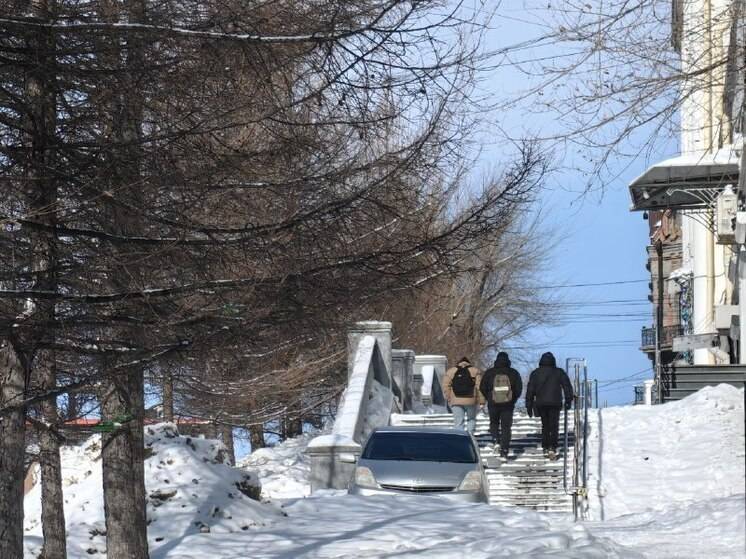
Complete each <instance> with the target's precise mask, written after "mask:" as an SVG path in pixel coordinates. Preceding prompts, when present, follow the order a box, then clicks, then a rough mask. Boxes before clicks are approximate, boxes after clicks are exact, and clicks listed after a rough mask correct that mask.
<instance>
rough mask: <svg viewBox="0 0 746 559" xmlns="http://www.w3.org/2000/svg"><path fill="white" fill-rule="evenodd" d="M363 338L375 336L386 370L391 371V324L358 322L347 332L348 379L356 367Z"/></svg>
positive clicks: (373, 321) (374, 321)
mask: <svg viewBox="0 0 746 559" xmlns="http://www.w3.org/2000/svg"><path fill="white" fill-rule="evenodd" d="M363 336H374V337H375V338H376V341H377V342H378V349H379V350H380V352H381V358H382V359H383V362H384V364H385V365H386V368H387V369H388V370H389V372H390V371H391V323H390V322H381V321H377V320H366V321H364V322H356V323H355V324H354V325H353V326H352V327H351V328H350V329H349V330H348V331H347V377H348V378H349V376H350V374H351V373H352V368H353V366H354V359H355V353H356V350H357V346H358V344H359V343H360V339H361V338H362V337H363Z"/></svg>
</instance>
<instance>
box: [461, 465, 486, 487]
mask: <svg viewBox="0 0 746 559" xmlns="http://www.w3.org/2000/svg"><path fill="white" fill-rule="evenodd" d="M480 489H482V473H481V472H479V471H478V470H472V471H471V472H469V473H468V474H466V475H465V476H464V479H463V481H462V482H461V485H459V486H458V490H459V491H479V490H480Z"/></svg>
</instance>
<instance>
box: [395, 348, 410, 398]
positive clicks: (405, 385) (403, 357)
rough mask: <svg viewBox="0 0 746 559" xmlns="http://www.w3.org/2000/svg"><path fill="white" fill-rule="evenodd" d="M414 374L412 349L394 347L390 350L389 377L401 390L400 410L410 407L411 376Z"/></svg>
mask: <svg viewBox="0 0 746 559" xmlns="http://www.w3.org/2000/svg"><path fill="white" fill-rule="evenodd" d="M413 376H414V351H412V350H411V349H394V350H392V351H391V377H392V378H393V379H394V381H395V382H396V384H397V386H398V387H399V390H400V391H401V405H402V411H408V410H411V409H412V377H413Z"/></svg>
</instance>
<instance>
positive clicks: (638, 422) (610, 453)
mask: <svg viewBox="0 0 746 559" xmlns="http://www.w3.org/2000/svg"><path fill="white" fill-rule="evenodd" d="M589 427H590V435H589V436H590V443H589V473H590V476H589V480H588V486H589V490H590V491H589V492H590V513H591V515H592V516H593V517H595V518H602V519H603V518H614V517H617V516H620V515H624V514H629V513H636V512H644V511H648V510H663V509H664V508H666V507H668V506H669V505H671V504H674V505H675V504H680V505H681V504H687V503H694V502H698V501H704V500H706V499H713V498H722V497H728V496H731V495H739V494H740V495H741V501H743V492H744V456H745V455H746V452H745V450H744V407H743V390H742V389H741V390H739V389H737V388H734V387H732V386H729V385H719V386H715V387H707V388H704V389H702V390H700V391H699V392H697V393H695V394H693V395H691V396H689V397H687V398H685V399H684V400H681V401H678V402H671V403H668V404H665V405H662V406H631V407H630V406H628V407H619V408H606V409H603V410H600V412H599V414H598V415H597V416H595V417H592V418H590V421H589ZM599 456H600V459H599ZM742 504H743V503H742ZM741 518H743V514H742V515H741Z"/></svg>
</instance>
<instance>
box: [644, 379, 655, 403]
mask: <svg viewBox="0 0 746 559" xmlns="http://www.w3.org/2000/svg"><path fill="white" fill-rule="evenodd" d="M653 384H655V381H654V380H644V381H643V382H642V385H643V387H644V388H645V394H644V400H643V403H644V404H645V405H646V406H652V405H653Z"/></svg>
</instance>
